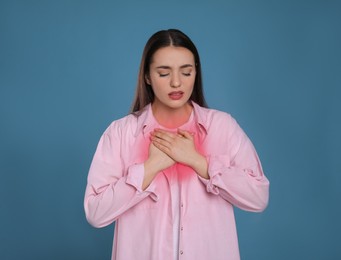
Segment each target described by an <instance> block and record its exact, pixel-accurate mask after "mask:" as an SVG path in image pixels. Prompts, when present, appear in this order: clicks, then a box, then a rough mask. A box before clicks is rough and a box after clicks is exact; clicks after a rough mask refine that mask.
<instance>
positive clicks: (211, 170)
mask: <svg viewBox="0 0 341 260" xmlns="http://www.w3.org/2000/svg"><path fill="white" fill-rule="evenodd" d="M207 161H208V175H209V177H210V178H209V179H204V178H202V177H199V178H200V180H201V181H202V182H203V183H204V184H205V185H206V190H207V192H210V193H212V194H214V195H219V187H224V183H223V181H222V179H221V175H222V172H223V171H224V169H226V165H225V164H224V163H223V160H222V159H221V158H220V156H209V157H208V158H207Z"/></svg>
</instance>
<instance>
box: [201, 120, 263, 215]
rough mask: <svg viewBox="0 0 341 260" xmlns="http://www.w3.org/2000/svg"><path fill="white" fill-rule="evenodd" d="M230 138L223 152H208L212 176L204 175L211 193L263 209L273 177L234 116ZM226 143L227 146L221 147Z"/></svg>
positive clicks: (250, 208) (249, 207)
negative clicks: (267, 171) (266, 172)
mask: <svg viewBox="0 0 341 260" xmlns="http://www.w3.org/2000/svg"><path fill="white" fill-rule="evenodd" d="M226 120H228V124H227V125H226V127H225V128H216V129H220V131H223V130H222V129H224V131H225V129H226V133H225V132H224V133H223V134H224V135H227V138H221V140H224V142H221V143H220V147H219V149H218V150H219V152H217V153H212V154H210V155H208V156H207V161H208V174H209V177H210V178H209V179H208V180H205V179H203V178H200V179H201V181H202V182H203V183H204V184H205V185H206V190H207V192H209V193H212V194H215V195H219V196H221V197H222V198H223V199H225V200H226V201H228V202H230V203H231V204H233V205H235V206H236V207H239V208H241V209H243V210H247V211H255V212H259V211H263V210H264V209H265V208H266V207H267V205H268V200H269V181H268V179H267V178H266V176H265V175H264V173H263V169H262V166H261V163H260V160H259V158H258V155H257V153H256V150H255V148H254V146H253V144H252V143H251V141H250V139H249V138H248V137H247V135H246V134H245V133H244V131H243V130H242V129H241V128H240V126H239V125H238V124H237V122H236V121H235V120H234V119H233V118H232V117H231V118H227V119H226ZM221 146H223V147H221Z"/></svg>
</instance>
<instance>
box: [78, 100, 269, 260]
mask: <svg viewBox="0 0 341 260" xmlns="http://www.w3.org/2000/svg"><path fill="white" fill-rule="evenodd" d="M193 108H194V109H193V111H194V122H195V124H194V125H193V126H194V128H193V131H194V133H195V143H196V147H197V150H199V151H200V152H201V153H202V154H203V155H205V156H206V158H207V161H208V173H209V176H210V179H209V180H206V179H203V178H201V177H198V175H197V174H196V173H195V172H194V171H193V170H192V169H191V168H189V167H187V166H184V165H181V164H176V165H174V166H172V167H173V168H176V172H177V173H178V174H179V175H178V176H177V177H178V178H172V174H173V173H174V171H173V170H170V169H167V170H165V171H162V172H160V173H159V174H158V175H157V176H156V177H155V179H154V180H153V181H152V183H151V184H150V185H149V187H148V188H147V189H146V190H144V191H143V190H142V188H141V187H142V181H143V176H144V165H143V163H144V161H145V160H146V159H147V157H148V147H149V144H150V139H149V133H150V132H151V131H153V129H154V128H155V127H158V124H157V123H156V120H155V119H154V117H153V114H152V111H151V106H150V105H148V106H147V107H146V108H145V109H144V110H143V112H142V113H141V115H139V116H138V117H137V116H135V115H133V114H130V115H128V116H126V117H124V118H122V119H119V120H116V121H114V122H113V123H112V124H111V125H110V126H109V127H108V128H107V129H106V131H105V132H104V133H103V135H102V137H101V139H100V141H99V144H98V147H97V150H96V153H95V155H94V158H93V161H92V164H91V167H90V171H89V175H88V184H87V187H86V192H85V198H84V208H85V213H86V217H87V220H88V221H89V223H90V224H91V225H93V226H95V227H104V226H107V225H109V224H111V223H113V222H114V221H116V224H115V234H114V244H113V252H112V259H116V260H135V259H141V260H160V259H162V260H173V259H174V247H175V246H174V243H176V242H177V243H178V257H179V259H180V260H182V259H184V260H193V259H196V260H207V259H215V260H219V259H224V260H225V259H231V260H234V259H240V257H239V249H238V240H237V233H236V225H235V220H234V213H233V206H236V207H239V208H241V209H244V210H247V211H254V212H259V211H262V210H264V209H265V208H266V206H267V203H268V197H269V181H268V180H267V178H266V177H265V175H264V174H263V171H262V167H261V164H260V162H259V159H258V156H257V153H256V151H255V149H254V147H253V145H252V143H251V142H250V140H249V138H248V137H247V136H246V135H245V133H244V132H243V131H242V129H241V128H240V127H239V125H238V124H237V123H236V121H235V120H234V119H233V118H232V117H231V116H230V115H229V114H227V113H224V112H221V111H217V110H213V109H206V108H202V107H200V106H198V105H197V104H195V103H193ZM174 181H176V182H177V183H178V184H179V191H180V192H179V195H178V196H179V200H180V210H179V212H178V214H180V216H178V217H179V225H178V228H179V237H178V241H174V233H173V221H174V217H175V216H174V208H173V207H174V203H173V204H172V197H174V196H172V190H174V189H172V187H171V185H172V184H173V183H174ZM175 197H176V196H175Z"/></svg>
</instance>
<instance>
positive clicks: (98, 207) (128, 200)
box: [84, 124, 174, 227]
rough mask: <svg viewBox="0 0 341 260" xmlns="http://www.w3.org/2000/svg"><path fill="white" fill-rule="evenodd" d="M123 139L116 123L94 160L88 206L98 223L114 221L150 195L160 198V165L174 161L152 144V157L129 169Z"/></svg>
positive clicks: (93, 221)
mask: <svg viewBox="0 0 341 260" xmlns="http://www.w3.org/2000/svg"><path fill="white" fill-rule="evenodd" d="M122 143H124V142H122V137H121V133H120V130H119V128H117V127H115V124H114V125H113V126H111V127H109V128H108V129H107V131H106V132H105V133H104V134H103V135H102V137H101V139H100V141H99V143H98V146H97V149H96V152H95V155H94V157H93V160H92V163H91V167H90V170H89V174H88V183H87V187H86V191H85V197H84V209H85V214H86V218H87V220H88V222H89V223H90V224H91V225H93V226H95V227H104V226H107V225H109V224H111V223H112V222H114V221H115V220H116V219H117V218H118V217H119V216H120V215H121V214H122V213H124V212H126V211H127V210H129V209H130V208H131V207H133V206H134V205H136V204H138V203H139V202H140V201H142V200H143V199H145V198H146V197H148V196H150V197H151V198H152V199H153V200H155V201H156V200H157V194H156V193H155V188H156V187H155V184H154V183H153V182H152V180H153V179H154V177H155V176H156V175H157V173H158V171H159V169H161V168H162V167H166V166H168V165H171V164H173V163H174V162H173V161H172V160H171V159H170V158H169V157H168V156H167V157H165V156H163V155H162V154H161V155H160V153H158V151H155V149H156V148H155V147H154V148H155V149H153V147H150V156H149V159H148V160H147V161H146V162H145V163H140V164H135V165H131V166H130V167H128V170H127V172H125V171H126V170H125V169H124V166H123V162H122V159H121V145H122ZM162 156H163V157H162ZM167 158H168V159H167ZM162 160H163V163H160V162H161V161H162ZM155 161H156V162H158V164H155Z"/></svg>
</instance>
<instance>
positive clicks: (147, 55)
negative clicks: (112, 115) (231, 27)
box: [130, 29, 207, 113]
mask: <svg viewBox="0 0 341 260" xmlns="http://www.w3.org/2000/svg"><path fill="white" fill-rule="evenodd" d="M167 46H175V47H184V48H186V49H188V50H189V51H191V52H192V53H193V56H194V61H195V66H196V77H195V82H194V88H193V92H192V95H191V97H190V100H192V101H194V102H196V103H197V104H198V105H200V106H202V107H207V104H206V101H205V97H204V93H203V86H202V75H201V64H200V58H199V53H198V50H197V48H196V47H195V45H194V43H193V42H192V41H191V39H190V38H189V37H188V36H187V35H186V34H184V33H183V32H181V31H180V30H177V29H169V30H162V31H158V32H156V33H155V34H153V35H152V36H151V37H150V38H149V40H148V41H147V43H146V46H145V47H144V50H143V54H142V59H141V63H140V70H139V75H138V82H137V87H136V92H135V98H134V101H133V104H132V106H131V111H130V112H131V113H134V112H138V111H140V110H142V108H144V107H145V106H146V105H147V104H149V103H152V102H153V101H154V92H153V90H152V88H151V86H150V85H149V84H148V83H147V82H146V76H149V67H150V63H151V60H152V58H153V55H154V53H155V52H156V51H157V50H158V49H160V48H163V47H167Z"/></svg>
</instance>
